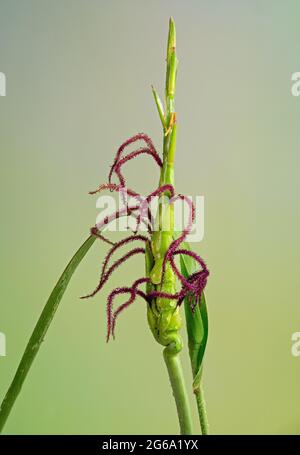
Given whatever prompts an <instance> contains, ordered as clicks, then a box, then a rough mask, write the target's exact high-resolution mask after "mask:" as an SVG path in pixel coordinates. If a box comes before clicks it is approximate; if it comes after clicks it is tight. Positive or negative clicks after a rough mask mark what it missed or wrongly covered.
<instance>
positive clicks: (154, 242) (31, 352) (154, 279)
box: [0, 18, 209, 434]
mask: <svg viewBox="0 0 300 455" xmlns="http://www.w3.org/2000/svg"><path fill="white" fill-rule="evenodd" d="M166 62H167V70H166V85H165V112H164V108H163V105H162V102H161V100H160V98H159V96H158V94H157V92H156V91H155V90H154V89H153V90H152V91H153V95H154V99H155V103H156V106H157V109H158V113H159V117H160V120H161V123H162V127H163V159H161V158H160V156H159V154H158V152H157V151H156V149H155V147H154V145H153V142H152V141H151V139H150V138H149V137H148V136H147V135H146V134H144V133H138V134H136V135H135V136H132V137H130V138H129V139H127V140H126V141H125V142H124V143H123V144H122V145H121V146H120V147H119V148H118V150H117V153H116V156H115V158H114V161H113V164H112V166H111V169H110V172H109V175H108V182H106V183H103V184H101V185H100V186H99V187H98V188H97V189H96V190H95V191H91V192H90V194H96V193H99V192H101V191H105V190H109V191H113V192H117V193H119V194H120V195H121V197H122V200H123V203H124V207H122V208H121V209H120V210H118V211H116V212H114V213H111V214H110V215H108V216H105V217H104V218H103V219H102V220H101V221H99V222H98V223H97V225H96V226H93V227H92V228H91V236H90V237H89V238H88V240H87V241H86V242H85V243H84V244H83V245H82V247H81V248H80V249H79V250H78V252H77V253H76V254H75V256H74V257H73V258H72V260H71V262H70V263H69V265H68V266H67V268H66V269H65V272H64V273H63V275H62V276H61V278H60V279H59V281H58V283H57V285H56V286H55V288H54V290H53V292H52V294H51V296H50V298H49V300H48V302H47V304H46V306H45V308H44V310H43V312H42V314H41V317H40V319H39V321H38V323H37V325H36V327H35V329H34V331H33V334H32V336H31V338H30V340H29V343H28V345H27V347H26V350H25V352H24V355H23V357H22V360H21V363H20V366H19V368H18V370H17V373H16V376H15V378H14V380H13V382H12V385H11V387H10V388H9V390H8V393H7V395H6V397H5V399H4V401H3V403H2V405H1V409H0V430H1V429H2V428H3V426H4V424H5V421H6V419H7V417H8V415H9V413H10V411H11V409H12V406H13V404H14V402H15V400H16V397H17V395H18V393H19V391H20V389H21V386H22V384H23V382H24V380H25V378H26V375H27V373H28V371H29V369H30V366H31V364H32V362H33V360H34V357H35V355H36V353H37V351H38V349H39V347H40V345H41V342H42V340H43V338H44V336H45V334H46V332H47V329H48V327H49V325H50V322H51V321H52V318H53V316H54V314H55V311H56V309H57V307H58V304H59V302H60V300H61V297H62V295H63V292H64V290H65V289H66V286H67V284H68V282H69V280H70V278H71V276H72V274H73V272H74V271H75V269H76V267H77V266H78V264H79V263H80V261H81V260H82V258H83V257H84V255H85V254H86V252H87V251H88V249H89V248H90V247H91V246H92V244H93V243H94V240H95V239H96V238H97V239H100V240H102V241H104V242H106V243H108V244H110V246H111V249H110V251H109V252H108V254H107V256H106V258H105V260H104V263H103V266H102V269H101V274H100V279H99V282H98V285H97V286H96V288H95V289H94V291H92V292H91V293H89V294H88V295H86V296H84V297H82V298H90V297H94V296H96V295H97V294H98V293H99V292H100V291H102V289H103V287H104V286H105V285H106V284H107V283H108V282H109V279H110V277H111V276H112V274H113V273H114V272H115V271H116V270H118V269H119V267H120V266H121V265H124V264H125V263H126V262H127V261H128V260H129V259H130V258H131V257H133V256H136V255H141V254H142V255H144V257H145V269H146V270H145V275H146V276H142V277H140V278H137V279H135V281H134V282H133V284H132V285H130V286H128V285H125V286H121V287H118V288H116V289H113V290H112V291H111V292H110V294H109V296H108V298H107V307H106V308H107V335H106V340H107V341H109V339H110V338H111V336H112V337H113V338H114V337H115V329H116V321H117V319H118V317H119V315H120V314H121V313H122V312H123V311H124V310H125V309H127V308H128V307H129V306H130V305H132V304H133V303H134V302H135V301H136V299H137V298H138V297H140V298H141V299H143V300H144V302H145V304H146V306H147V318H148V323H149V326H150V329H151V331H152V333H153V336H154V338H155V340H156V341H157V342H158V343H159V344H161V345H162V346H164V351H163V356H164V359H165V362H166V366H167V369H168V373H169V378H170V382H171V386H172V389H173V395H174V398H175V402H176V407H177V413H178V418H179V424H180V431H181V433H182V434H192V419H191V412H190V406H189V401H188V395H187V392H186V386H185V381H184V377H183V371H182V367H181V363H180V357H179V353H180V351H181V350H182V338H181V335H180V329H181V326H182V319H181V314H180V306H181V304H182V303H183V302H185V303H184V306H185V313H186V320H187V330H188V339H189V352H190V357H191V362H192V370H193V375H194V384H193V387H194V391H195V394H196V400H197V404H198V410H199V417H200V422H201V427H202V431H203V433H204V434H206V433H207V428H208V425H207V418H206V413H205V406H204V399H203V393H202V383H201V375H202V360H203V356H204V351H205V347H206V341H207V327H208V325H207V312H206V304H205V299H204V294H203V290H204V288H205V286H206V282H207V278H208V275H209V272H208V269H207V267H206V264H205V262H204V261H203V260H202V258H201V257H199V256H198V255H197V254H196V253H194V252H192V251H191V250H190V248H189V245H188V244H187V243H186V237H187V236H188V234H189V233H190V232H191V229H192V226H193V223H194V220H195V208H194V205H193V203H192V201H191V200H190V199H189V198H188V197H187V196H184V195H182V194H176V192H175V184H174V159H175V150H176V135H177V124H176V111H175V88H176V76H177V66H178V60H177V55H176V31H175V24H174V21H173V19H172V18H171V19H170V23H169V35H168V46H167V58H166ZM138 143H143V145H142V147H139V148H137V149H136V150H134V151H131V152H128V153H127V147H128V146H131V145H133V146H136V145H137V144H138ZM142 155H147V156H150V157H151V158H152V159H153V161H154V163H155V164H156V165H157V166H158V169H159V171H160V178H159V185H158V187H157V188H155V189H154V190H153V191H152V192H151V193H150V194H149V195H148V196H147V197H146V198H144V197H142V195H141V194H140V193H139V192H138V191H136V190H133V189H129V188H127V185H126V178H125V176H124V174H123V167H124V165H125V164H126V163H128V162H129V161H131V160H133V159H136V158H138V157H140V156H142ZM114 178H116V179H117V182H116V183H114V182H113V179H114ZM127 196H130V197H131V198H132V199H134V205H131V204H129V203H128V200H127ZM155 197H157V198H159V209H158V213H157V217H156V220H155V222H154V217H153V214H152V209H151V201H152V199H153V198H155ZM177 200H182V201H183V202H184V203H185V204H186V205H187V206H188V208H189V218H188V222H187V225H186V226H185V227H184V229H183V231H182V232H181V233H179V234H178V233H177V234H175V232H174V203H175V202H176V201H177ZM120 217H134V218H135V219H136V230H135V231H134V232H133V235H130V236H129V237H126V238H125V239H123V240H121V241H119V242H116V243H113V242H111V241H110V240H109V239H107V238H106V237H104V235H103V230H105V228H106V227H107V226H108V224H109V223H111V222H112V221H114V220H116V219H119V218H120ZM142 224H143V225H144V226H145V227H146V231H147V232H146V234H145V235H141V234H139V233H138V230H139V228H140V226H141V225H142ZM136 242H142V245H141V246H137V244H136ZM128 245H130V246H131V245H133V247H132V248H131V249H130V250H129V252H127V253H125V254H123V255H122V256H121V257H120V258H119V259H116V260H114V261H112V257H113V256H115V254H116V253H117V252H120V251H121V249H122V248H123V247H124V246H128ZM178 256H180V258H181V270H179V269H178V267H177V264H176V261H175V258H176V257H178ZM178 284H180V286H181V287H180V289H179V290H178V289H177V286H178ZM142 286H145V287H146V292H145V291H144V290H143V289H141V287H142ZM120 296H121V297H124V296H125V297H126V300H125V301H123V303H121V304H119V306H117V307H116V306H115V300H116V299H117V298H118V297H120Z"/></svg>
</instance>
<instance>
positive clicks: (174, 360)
mask: <svg viewBox="0 0 300 455" xmlns="http://www.w3.org/2000/svg"><path fill="white" fill-rule="evenodd" d="M163 352H164V359H165V362H166V365H167V369H168V373H169V378H170V382H171V386H172V389H173V394H174V398H175V402H176V407H177V414H178V419H179V425H180V433H181V434H182V435H190V434H193V427H192V417H191V410H190V405H189V399H188V396H187V391H186V387H185V381H184V377H183V372H182V367H181V362H180V357H179V354H178V353H176V352H175V353H173V352H172V346H171V345H169V346H167V347H166V348H165V349H164V351H163Z"/></svg>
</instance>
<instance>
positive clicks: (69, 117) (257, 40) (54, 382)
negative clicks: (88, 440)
mask: <svg viewBox="0 0 300 455" xmlns="http://www.w3.org/2000/svg"><path fill="white" fill-rule="evenodd" d="M170 15H172V16H173V17H174V18H175V21H176V25H177V35H178V55H179V60H180V62H179V64H180V67H179V75H178V86H177V104H176V105H177V111H178V149H177V150H178V153H177V161H176V181H177V190H178V191H180V192H184V193H186V194H191V195H192V194H194V195H196V194H203V195H204V196H205V238H204V240H203V242H201V243H200V244H197V245H195V246H194V247H195V249H196V250H197V251H198V252H199V253H201V255H202V256H203V257H204V258H205V259H206V261H207V263H208V265H209V268H210V270H211V277H210V280H209V284H208V287H207V301H208V305H209V313H210V336H209V343H208V350H207V355H206V362H205V388H206V399H207V405H208V413H209V419H210V424H211V431H212V433H218V434H232V433H235V434H241V433H247V434H249V433H250V434H264V433H272V434H278V433H300V400H299V395H300V391H299V376H300V357H298V358H295V357H293V356H292V355H291V335H292V333H293V332H296V331H300V305H299V276H298V274H299V228H300V217H299V186H300V185H299V164H300V158H299V112H300V98H297V97H293V96H292V95H291V74H292V73H293V72H296V71H300V57H299V55H300V44H299V43H300V40H299V18H300V4H299V2H298V1H296V0H295V1H291V0H289V1H285V2H275V1H270V0H265V1H258V0H255V1H253V0H251V1H248V2H246V1H243V2H241V1H238V0H226V1H225V0H219V1H217V0H213V1H212V0H206V1H204V0H202V1H199V0H193V1H192V0H189V1H185V2H182V1H179V0H173V1H163V2H162V1H157V0H155V1H152V2H146V1H133V0H126V1H116V0H115V1H111V2H107V1H102V0H89V1H83V0H60V1H58V0H56V1H54V0H51V1H50V0H39V1H38V0H26V1H25V0H24V1H20V0H19V1H17V0H6V1H4V0H0V71H2V72H4V73H5V74H6V77H7V96H6V97H5V98H4V97H1V98H0V145H1V303H0V331H2V332H4V333H5V334H6V337H7V357H0V398H2V397H3V395H4V393H5V391H6V389H7V387H8V385H9V383H10V381H11V379H12V376H13V374H14V373H15V370H16V367H17V364H18V362H19V359H20V356H21V354H22V352H23V349H24V347H25V343H27V340H28V338H29V336H30V333H31V331H32V329H33V326H34V324H35V322H36V320H37V318H38V316H39V314H40V312H41V309H42V308H43V305H44V302H45V301H46V299H47V297H48V295H49V293H50V291H51V289H52V287H53V285H54V283H55V282H56V280H57V278H58V276H59V275H60V273H61V271H62V270H63V268H64V266H65V264H66V263H67V261H68V260H69V258H70V257H71V256H72V254H73V253H74V251H75V250H76V249H77V247H78V246H79V245H80V244H81V243H82V241H83V240H84V238H85V237H86V236H87V235H88V231H89V227H90V226H92V225H93V224H94V222H95V217H96V214H97V211H96V208H95V199H93V198H90V197H89V196H88V195H87V192H88V191H89V190H91V189H94V188H95V187H96V186H97V185H98V183H99V182H102V181H105V180H106V177H107V172H108V169H109V166H110V165H111V163H112V157H113V154H114V153H115V151H116V148H117V147H118V145H119V144H120V143H121V142H122V141H123V140H125V139H126V138H127V137H129V136H131V135H133V134H135V133H136V132H139V131H144V132H146V133H148V134H149V135H150V136H151V137H152V138H153V140H154V143H155V145H156V146H157V148H159V149H161V128H160V124H159V119H158V116H157V113H156V110H155V106H154V103H153V99H152V94H151V90H150V85H151V84H152V83H153V84H154V85H155V86H156V87H157V89H158V90H159V91H160V93H162V92H163V86H164V71H165V62H164V58H165V47H166V37H167V28H168V18H169V16H170ZM147 163H149V161H142V160H140V161H139V162H135V163H133V164H132V165H131V164H130V165H129V166H128V168H127V175H128V180H130V181H131V186H133V187H136V188H139V189H140V191H141V192H143V193H146V192H147V191H149V190H151V189H152V188H153V186H154V185H155V184H156V182H157V178H158V175H157V171H156V170H155V168H154V167H152V164H151V163H150V164H149V168H148V167H147V168H146V166H147ZM152 169H153V172H152ZM106 250H107V248H106V247H105V246H103V245H102V244H101V243H100V242H98V243H97V244H96V246H95V247H94V248H93V249H92V250H91V252H90V253H89V254H88V256H87V257H86V259H85V261H84V263H83V264H82V266H81V267H80V268H79V270H78V271H77V273H76V275H75V277H74V279H73V281H72V283H71V286H70V288H69V289H68V291H67V293H66V295H65V298H64V299H63V301H62V305H61V307H60V309H59V311H58V313H57V315H56V317H55V320H54V322H53V325H52V326H51V328H50V331H49V333H48V335H47V338H46V341H45V342H44V344H43V346H42V348H41V351H40V352H39V354H38V357H37V359H36V361H35V363H34V366H33V368H32V370H31V372H30V375H29V377H28V379H27V381H26V383H25V385H24V389H23V392H22V394H21V396H20V397H19V399H18V401H17V403H16V406H15V408H14V410H13V412H12V414H11V417H10V419H9V421H8V423H7V426H6V428H5V432H6V433H8V434H36V433H37V434H40V433H47V434H48V433H50V434H56V433H59V434H61V433H72V434H76V433H78V434H85V433H99V434H140V433H141V434H166V433H169V434H171V433H176V432H177V431H178V424H177V417H176V413H175V406H174V403H173V399H172V397H171V391H170V387H169V382H168V378H167V373H166V370H165V365H164V363H163V359H162V355H161V347H160V346H159V345H157V344H156V343H155V342H154V340H153V338H152V335H151V334H150V331H149V329H148V327H147V322H146V314H145V306H144V303H143V302H141V301H138V302H136V304H135V305H134V306H132V307H131V308H130V309H128V310H127V312H126V313H124V314H122V316H121V317H120V320H119V324H118V327H117V338H116V341H115V342H111V343H109V344H108V345H107V344H106V343H105V332H106V317H105V298H106V295H107V292H108V290H109V287H106V289H105V292H104V293H103V294H102V296H101V295H98V296H97V297H95V299H94V300H89V301H80V300H79V298H78V297H79V296H80V295H82V294H84V293H86V292H88V291H90V290H91V289H93V287H94V286H95V284H96V283H97V280H98V278H99V272H100V266H101V262H102V260H103V257H104V254H105V251H106ZM141 261H142V260H141V259H137V260H133V259H132V260H131V265H132V267H127V268H126V267H125V268H123V269H122V272H121V271H120V273H118V274H116V276H115V277H114V279H113V280H112V283H111V286H113V285H115V286H118V285H122V284H126V283H131V282H132V280H133V278H135V277H136V276H137V275H136V274H138V275H140V274H141V269H142V267H143V266H142V262H141ZM183 362H184V367H185V370H186V373H187V380H188V382H190V381H191V377H190V371H189V369H190V368H189V360H188V357H187V353H186V351H185V352H184V354H183ZM194 418H195V423H196V414H195V413H194Z"/></svg>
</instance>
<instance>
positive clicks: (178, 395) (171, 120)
mask: <svg viewBox="0 0 300 455" xmlns="http://www.w3.org/2000/svg"><path fill="white" fill-rule="evenodd" d="M176 73H177V57H176V32H175V24H174V21H173V19H172V18H171V19H170V23H169V37H168V48H167V72H166V88H165V99H166V114H165V117H164V116H163V108H162V103H161V102H160V100H159V97H158V95H157V93H156V92H155V90H153V94H154V98H155V102H156V106H157V108H158V112H159V116H160V119H161V121H162V125H163V130H164V131H163V132H164V138H163V167H162V170H161V175H160V182H159V183H160V186H162V185H166V184H169V185H172V186H173V187H174V157H175V150H176V114H175V105H174V96H175V85H176ZM168 209H169V211H162V203H161V204H160V207H159V227H160V229H161V228H162V227H163V226H164V225H165V224H164V220H163V216H162V214H163V213H164V215H165V216H167V217H168V221H169V224H168V225H169V229H170V236H169V242H170V243H171V242H172V239H173V231H174V207H173V205H171V206H170V205H169V204H168ZM167 213H168V215H166V214H167ZM167 246H169V245H167ZM163 354H164V359H165V363H166V366H167V369H168V373H169V378H170V383H171V387H172V390H173V395H174V398H175V402H176V407H177V414H178V419H179V425H180V432H181V434H186V435H190V434H193V430H192V417H191V410H190V403H189V399H188V394H187V390H186V385H185V381H184V376H183V371H182V367H181V362H180V357H179V352H178V347H176V346H175V345H174V343H170V344H169V345H168V346H167V347H166V348H165V349H164V351H163Z"/></svg>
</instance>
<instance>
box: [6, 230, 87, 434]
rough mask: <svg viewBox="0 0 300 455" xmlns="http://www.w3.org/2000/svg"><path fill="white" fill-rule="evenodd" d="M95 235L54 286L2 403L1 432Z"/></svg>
mask: <svg viewBox="0 0 300 455" xmlns="http://www.w3.org/2000/svg"><path fill="white" fill-rule="evenodd" d="M95 239H96V237H95V236H92V235H91V236H90V237H88V239H87V240H86V241H85V242H84V243H83V245H81V247H80V248H79V249H78V251H77V252H76V253H75V254H74V256H73V258H72V259H71V261H70V262H69V264H68V265H67V267H66V268H65V270H64V272H63V273H62V275H61V277H60V278H59V280H58V282H57V284H56V286H55V287H54V289H53V291H52V292H51V295H50V297H49V299H48V301H47V303H46V305H45V307H44V309H43V311H42V314H41V316H40V318H39V320H38V322H37V324H36V326H35V328H34V330H33V333H32V335H31V337H30V340H29V342H28V344H27V346H26V349H25V352H24V354H23V357H22V359H21V361H20V364H19V366H18V369H17V372H16V374H15V377H14V379H13V381H12V383H11V385H10V387H9V389H8V391H7V393H6V396H5V398H4V400H3V402H2V404H1V408H0V433H1V431H2V429H3V427H4V425H5V422H6V420H7V418H8V416H9V414H10V412H11V410H12V408H13V405H14V403H15V401H16V399H17V397H18V395H19V393H20V391H21V388H22V385H23V383H24V381H25V379H26V376H27V374H28V372H29V370H30V367H31V365H32V363H33V361H34V359H35V356H36V355H37V353H38V351H39V349H40V346H41V344H42V341H43V340H44V337H45V335H46V333H47V330H48V328H49V326H50V324H51V322H52V319H53V317H54V315H55V313H56V310H57V308H58V305H59V302H60V301H61V299H62V296H63V294H64V292H65V290H66V288H67V286H68V283H69V281H70V279H71V277H72V275H73V273H74V272H75V270H76V268H77V266H78V265H79V264H80V262H81V261H82V259H83V258H84V256H85V255H86V253H87V252H88V250H89V249H90V248H91V246H92V245H93V243H94V241H95Z"/></svg>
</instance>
